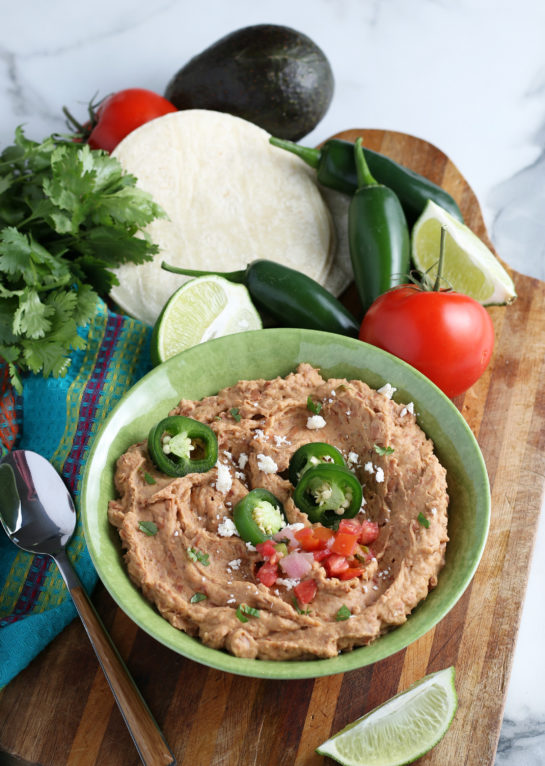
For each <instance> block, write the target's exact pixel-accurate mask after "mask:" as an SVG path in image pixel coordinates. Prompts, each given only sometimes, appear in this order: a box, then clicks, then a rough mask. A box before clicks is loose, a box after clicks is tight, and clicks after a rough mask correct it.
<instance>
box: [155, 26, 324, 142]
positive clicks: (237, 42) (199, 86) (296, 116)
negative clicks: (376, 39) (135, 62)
mask: <svg viewBox="0 0 545 766" xmlns="http://www.w3.org/2000/svg"><path fill="white" fill-rule="evenodd" d="M333 88H334V80H333V72H332V71H331V66H330V64H329V61H328V60H327V58H326V56H325V54H324V53H323V51H322V50H321V49H320V48H319V47H318V46H317V45H316V43H314V42H313V41H312V40H311V39H310V38H309V37H307V36H306V35H304V34H302V33H301V32H297V31H296V30H294V29H290V28H289V27H283V26H277V25H274V24H258V25H256V26H251V27H245V28H243V29H239V30H237V31H235V32H231V33H230V34H228V35H226V36H225V37H222V38H221V40H218V41H217V42H216V43H214V44H213V45H211V46H210V47H209V48H206V50H204V51H202V53H199V54H198V55H197V56H194V57H193V58H192V59H191V60H190V61H189V62H188V63H187V64H186V65H185V66H183V67H182V68H181V69H180V70H179V71H178V72H177V73H176V74H175V75H174V77H173V78H172V80H171V81H170V82H169V84H168V86H167V89H166V91H165V97H166V98H167V99H168V100H169V101H171V102H172V103H173V104H174V106H176V107H177V108H178V109H214V110H215V111H218V112H228V113H229V114H233V115H235V116H237V117H242V118H243V119H245V120H248V121H249V122H253V123H255V124H256V125H259V126H260V127H262V128H264V129H265V130H266V131H268V132H269V133H271V134H272V135H274V136H277V137H279V138H286V139H288V140H290V141H298V140H299V139H301V138H303V136H306V135H307V133H310V131H311V130H313V129H314V128H315V127H316V125H317V124H318V123H319V122H320V120H321V119H322V117H323V116H324V114H325V113H326V112H327V109H328V107H329V104H330V103H331V99H332V96H333Z"/></svg>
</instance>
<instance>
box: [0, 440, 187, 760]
mask: <svg viewBox="0 0 545 766" xmlns="http://www.w3.org/2000/svg"><path fill="white" fill-rule="evenodd" d="M0 521H1V522H2V526H3V527H4V529H5V530H6V533H7V535H8V537H9V538H10V539H11V540H12V541H13V542H14V543H15V545H17V546H19V548H22V549H23V550H24V551H29V552H30V553H39V554H47V555H48V556H51V557H52V558H53V559H54V560H55V562H56V564H57V566H58V567H59V570H60V573H61V575H62V577H63V579H64V582H65V583H66V586H67V588H68V590H69V592H70V595H71V596H72V598H73V600H74V604H75V605H76V609H77V610H78V613H79V616H80V617H81V620H82V622H83V625H84V626H85V630H86V631H87V635H88V636H89V639H90V641H91V644H92V645H93V648H94V650H95V653H96V655H97V657H98V661H99V662H100V664H101V666H102V670H103V671H104V674H105V676H106V679H107V681H108V683H109V684H110V688H111V690H112V693H113V695H114V697H115V700H116V702H117V704H118V706H119V709H120V711H121V714H122V716H123V718H124V719H125V723H126V724H127V727H128V729H129V732H130V734H131V737H132V738H133V741H134V744H135V745H136V749H137V750H138V754H139V755H140V758H141V759H142V762H143V763H144V764H145V765H146V766H175V764H176V759H175V758H174V756H173V755H172V753H171V751H170V749H169V747H168V745H167V744H166V742H165V739H164V737H163V735H162V733H161V731H160V729H159V727H158V726H157V723H156V722H155V720H154V718H153V716H152V714H151V712H150V710H149V708H148V706H147V705H146V703H145V702H144V699H143V697H142V695H141V694H140V692H139V690H138V688H137V687H136V684H135V683H134V681H133V679H132V678H131V676H130V674H129V671H128V670H127V668H126V667H125V664H124V662H123V660H122V659H121V657H120V655H119V652H118V651H117V649H116V648H115V646H114V644H113V643H112V640H111V638H110V636H109V635H108V633H107V631H106V628H105V627H104V625H103V624H102V621H101V619H100V617H99V616H98V614H97V612H96V610H95V608H94V606H93V604H92V603H91V601H90V600H89V597H88V596H87V593H86V591H85V589H84V588H83V585H82V584H81V582H80V580H79V578H78V576H77V574H76V572H75V570H74V569H73V567H72V564H71V563H70V560H69V559H68V556H67V555H66V551H65V548H66V545H67V543H68V541H69V540H70V538H71V537H72V535H73V534H74V530H75V528H76V511H75V508H74V504H73V502H72V498H71V497H70V493H69V492H68V490H67V488H66V487H65V485H64V482H63V480H62V479H61V477H60V476H59V474H58V473H57V471H56V470H55V469H54V468H53V466H52V465H51V463H50V462H49V461H48V460H46V459H45V458H44V457H42V456H41V455H38V454H37V453H36V452H31V451H30V450H13V451H12V452H10V453H9V454H8V455H6V456H5V457H4V458H3V459H2V460H1V461H0Z"/></svg>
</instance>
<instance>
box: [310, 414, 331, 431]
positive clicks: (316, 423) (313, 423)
mask: <svg viewBox="0 0 545 766" xmlns="http://www.w3.org/2000/svg"><path fill="white" fill-rule="evenodd" d="M325 425H326V422H325V420H324V419H323V417H322V416H321V415H311V417H310V418H308V419H307V428H308V429H309V430H310V431H316V430H317V429H318V428H323V427H324V426H325Z"/></svg>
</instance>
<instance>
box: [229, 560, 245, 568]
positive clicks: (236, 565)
mask: <svg viewBox="0 0 545 766" xmlns="http://www.w3.org/2000/svg"><path fill="white" fill-rule="evenodd" d="M241 564H242V559H233V560H232V561H230V562H229V563H228V564H227V566H229V567H231V569H240V565H241Z"/></svg>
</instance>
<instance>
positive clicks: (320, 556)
mask: <svg viewBox="0 0 545 766" xmlns="http://www.w3.org/2000/svg"><path fill="white" fill-rule="evenodd" d="M312 555H313V556H314V561H323V560H324V559H326V558H327V557H328V556H330V555H331V551H330V550H329V548H322V550H321V551H313V552H312Z"/></svg>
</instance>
